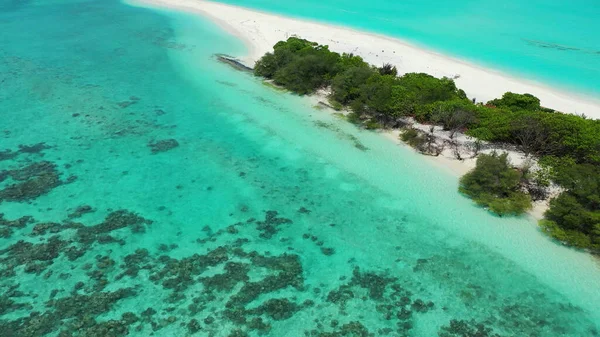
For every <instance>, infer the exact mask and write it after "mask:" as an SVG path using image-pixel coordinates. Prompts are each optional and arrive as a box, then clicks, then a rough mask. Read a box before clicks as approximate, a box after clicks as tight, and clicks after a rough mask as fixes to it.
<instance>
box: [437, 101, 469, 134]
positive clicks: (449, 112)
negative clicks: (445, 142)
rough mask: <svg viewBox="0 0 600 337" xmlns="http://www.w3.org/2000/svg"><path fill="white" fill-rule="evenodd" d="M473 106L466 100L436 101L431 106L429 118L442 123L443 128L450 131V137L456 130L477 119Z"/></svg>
mask: <svg viewBox="0 0 600 337" xmlns="http://www.w3.org/2000/svg"><path fill="white" fill-rule="evenodd" d="M474 108H475V106H474V105H472V104H471V103H469V102H468V101H466V100H452V101H445V102H436V103H434V104H433V106H432V107H431V117H430V120H431V121H432V122H434V123H436V124H442V126H443V127H444V130H446V131H450V139H453V138H454V135H455V134H456V132H458V131H460V130H463V129H465V128H466V127H467V126H469V125H471V124H473V123H475V121H476V120H477V118H476V115H475V112H474Z"/></svg>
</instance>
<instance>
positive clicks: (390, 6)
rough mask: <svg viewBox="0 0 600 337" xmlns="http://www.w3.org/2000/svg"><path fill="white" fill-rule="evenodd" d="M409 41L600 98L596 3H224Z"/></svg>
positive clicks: (598, 10) (438, 0)
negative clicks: (349, 27)
mask: <svg viewBox="0 0 600 337" xmlns="http://www.w3.org/2000/svg"><path fill="white" fill-rule="evenodd" d="M221 2H226V3H230V4H234V5H240V6H246V7H253V8H256V9H259V10H264V11H269V12H274V13H281V14H284V15H291V16H295V17H301V18H305V19H311V20H319V21H324V22H330V23H334V24H339V25H344V26H351V27H354V28H358V29H363V30H368V31H371V32H376V33H381V34H385V35H389V36H394V37H397V38H401V39H403V40H407V41H409V42H411V43H413V44H416V45H419V46H423V47H425V48H428V49H432V50H434V51H439V52H442V53H444V54H449V55H453V56H455V57H457V58H460V59H463V60H465V59H466V60H469V61H471V62H474V63H476V64H481V65H484V66H489V67H491V68H493V69H497V70H500V71H503V72H507V73H509V74H513V75H516V76H518V77H520V78H527V79H530V80H534V81H537V82H539V83H542V84H546V85H549V86H551V87H557V88H565V89H568V90H572V91H575V92H578V93H583V94H586V95H589V96H591V97H594V98H600V21H599V20H598V18H600V3H599V2H598V1H597V0H568V1H567V0H552V1H547V0H527V1H525V0H505V1H497V0H428V1H419V0H400V1H398V0H369V1H364V0H349V1H348V0H346V1H342V0H326V1H323V0H300V1H277V0H221Z"/></svg>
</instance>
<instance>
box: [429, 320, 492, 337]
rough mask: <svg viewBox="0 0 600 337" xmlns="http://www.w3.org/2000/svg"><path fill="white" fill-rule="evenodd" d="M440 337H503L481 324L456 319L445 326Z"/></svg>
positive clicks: (440, 332)
mask: <svg viewBox="0 0 600 337" xmlns="http://www.w3.org/2000/svg"><path fill="white" fill-rule="evenodd" d="M438 335H439V336H440V337H501V336H500V335H498V334H497V333H494V331H493V330H492V329H490V328H487V327H486V326H485V325H483V324H481V323H477V322H475V321H473V320H472V321H464V320H456V319H453V320H451V321H450V324H448V325H447V326H443V327H442V328H441V329H440V331H439V333H438Z"/></svg>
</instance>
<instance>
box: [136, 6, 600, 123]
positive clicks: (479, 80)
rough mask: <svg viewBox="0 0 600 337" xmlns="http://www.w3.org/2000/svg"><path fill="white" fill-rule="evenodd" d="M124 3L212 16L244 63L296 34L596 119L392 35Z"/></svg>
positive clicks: (552, 93) (572, 100) (211, 9)
mask: <svg viewBox="0 0 600 337" xmlns="http://www.w3.org/2000/svg"><path fill="white" fill-rule="evenodd" d="M128 2H130V3H134V4H138V5H145V6H154V7H169V8H174V9H179V10H183V11H187V12H193V13H197V14H200V15H203V16H206V17H208V18H210V19H212V20H213V21H215V22H216V23H218V24H219V25H220V26H222V27H223V28H224V29H225V30H226V31H228V32H229V33H231V34H234V35H236V36H237V37H238V38H240V39H242V40H243V41H244V42H245V43H246V45H247V47H248V50H249V54H248V55H245V56H241V55H240V59H241V60H242V61H244V62H245V63H247V64H248V65H250V66H252V65H254V62H255V61H256V60H257V59H259V58H260V57H261V56H262V55H264V54H265V53H266V52H268V51H272V48H273V45H274V44H275V43H277V42H278V41H280V40H285V39H287V38H288V37H290V36H293V35H296V36H298V37H301V38H304V39H307V40H310V41H315V42H318V43H320V44H326V45H329V48H330V50H332V51H336V52H339V53H344V52H345V53H354V54H356V55H360V56H361V57H363V59H365V61H367V62H369V63H371V64H374V65H382V64H383V63H391V64H394V65H396V67H397V68H398V71H399V72H400V73H406V72H424V73H428V74H431V75H434V76H436V77H442V76H446V77H450V78H455V77H456V76H459V77H458V78H456V80H455V81H456V84H457V85H458V87H459V88H461V89H463V90H465V92H466V93H467V95H468V96H469V97H470V98H475V99H476V100H477V101H478V102H486V101H488V100H491V99H494V98H498V97H500V96H502V94H503V93H505V92H507V91H512V92H517V93H530V94H533V95H535V96H537V97H538V98H540V100H541V102H542V105H543V106H545V107H548V108H552V109H555V110H558V111H562V112H565V113H573V114H585V115H586V116H588V117H590V118H595V119H600V99H595V98H591V97H584V96H579V95H577V94H575V93H569V92H565V91H561V90H556V89H552V88H549V87H546V86H543V85H540V84H537V83H535V82H533V81H528V80H523V79H518V78H515V77H512V76H508V75H505V74H502V73H500V72H497V71H494V70H490V69H484V68H481V67H478V66H476V65H473V64H468V63H465V62H462V61H460V60H457V59H454V58H451V57H447V56H444V55H440V54H437V53H435V52H432V51H428V50H424V49H422V48H418V47H415V46H412V45H410V44H409V43H406V42H404V41H401V40H399V39H395V38H388V37H385V36H382V35H376V34H371V33H367V32H361V31H356V30H353V29H349V28H345V27H338V26H334V25H329V24H322V23H316V22H311V21H306V20H299V19H294V18H288V17H282V16H278V15H274V14H268V13H263V12H259V11H255V10H250V9H246V8H242V7H237V6H231V5H225V4H221V3H216V2H210V1H204V0H131V1H128Z"/></svg>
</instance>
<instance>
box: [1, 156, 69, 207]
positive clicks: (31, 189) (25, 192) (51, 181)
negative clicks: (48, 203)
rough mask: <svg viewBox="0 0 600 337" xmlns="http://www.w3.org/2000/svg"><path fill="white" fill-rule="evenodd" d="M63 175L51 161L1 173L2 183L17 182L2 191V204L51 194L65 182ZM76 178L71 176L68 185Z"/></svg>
mask: <svg viewBox="0 0 600 337" xmlns="http://www.w3.org/2000/svg"><path fill="white" fill-rule="evenodd" d="M60 175H61V173H60V172H59V171H58V169H57V166H56V164H54V163H52V162H49V161H41V162H35V163H33V164H30V165H27V166H25V167H22V168H19V169H14V170H5V171H2V172H0V178H1V179H0V182H1V181H2V180H5V179H6V178H12V180H13V181H14V182H15V183H13V184H10V185H8V186H6V187H5V188H4V189H2V190H0V202H2V201H3V200H6V201H16V202H23V201H29V200H32V199H35V198H37V197H39V196H41V195H44V194H46V193H48V192H50V191H51V190H52V189H54V188H56V187H58V186H60V185H61V184H63V183H64V182H63V181H61V180H60ZM75 179H76V177H74V176H70V177H69V178H68V179H67V181H66V182H67V183H70V182H72V181H74V180H75Z"/></svg>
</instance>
